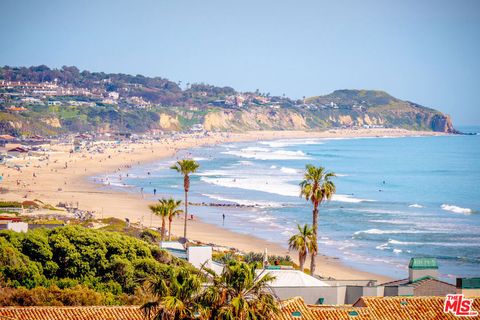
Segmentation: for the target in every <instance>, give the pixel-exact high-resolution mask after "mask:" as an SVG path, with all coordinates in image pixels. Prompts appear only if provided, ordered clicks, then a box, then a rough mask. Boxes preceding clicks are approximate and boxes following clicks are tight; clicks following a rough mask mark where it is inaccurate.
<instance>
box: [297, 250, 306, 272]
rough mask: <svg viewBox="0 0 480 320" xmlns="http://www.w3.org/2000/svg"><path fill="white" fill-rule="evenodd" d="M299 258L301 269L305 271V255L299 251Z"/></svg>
mask: <svg viewBox="0 0 480 320" xmlns="http://www.w3.org/2000/svg"><path fill="white" fill-rule="evenodd" d="M298 260H299V261H300V271H302V272H303V269H305V255H304V254H301V253H299V254H298Z"/></svg>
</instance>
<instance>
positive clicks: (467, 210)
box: [440, 204, 473, 214]
mask: <svg viewBox="0 0 480 320" xmlns="http://www.w3.org/2000/svg"><path fill="white" fill-rule="evenodd" d="M440 208H442V209H443V210H445V211H451V212H455V213H462V214H471V213H473V210H472V209H470V208H462V207H457V206H454V205H450V204H442V205H441V206H440Z"/></svg>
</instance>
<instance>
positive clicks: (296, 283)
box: [257, 269, 330, 287]
mask: <svg viewBox="0 0 480 320" xmlns="http://www.w3.org/2000/svg"><path fill="white" fill-rule="evenodd" d="M257 272H258V273H260V272H263V274H270V275H272V276H274V277H275V280H273V281H272V283H271V284H270V286H271V287H329V286H330V285H329V284H328V283H326V282H323V281H321V280H319V279H317V278H314V277H312V276H309V275H308V274H306V273H304V272H302V271H300V270H288V269H287V270H282V269H260V270H257Z"/></svg>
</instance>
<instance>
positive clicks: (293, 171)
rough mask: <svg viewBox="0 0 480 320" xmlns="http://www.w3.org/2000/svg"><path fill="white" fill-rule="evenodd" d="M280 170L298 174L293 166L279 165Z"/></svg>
mask: <svg viewBox="0 0 480 320" xmlns="http://www.w3.org/2000/svg"><path fill="white" fill-rule="evenodd" d="M280 171H281V172H283V173H286V174H299V173H300V172H299V171H298V170H297V169H294V168H288V167H281V168H280Z"/></svg>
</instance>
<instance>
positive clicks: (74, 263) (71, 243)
mask: <svg viewBox="0 0 480 320" xmlns="http://www.w3.org/2000/svg"><path fill="white" fill-rule="evenodd" d="M180 266H183V267H185V268H188V269H189V270H194V269H193V267H191V266H190V267H189V265H187V264H186V263H185V262H183V261H181V260H179V259H176V258H174V257H172V256H171V255H170V254H169V253H167V252H165V251H163V250H161V249H159V248H158V247H157V246H154V245H152V244H149V243H147V242H145V241H142V240H139V239H136V238H132V237H129V236H125V235H122V234H119V233H115V232H106V231H100V230H92V229H86V228H83V227H79V226H68V227H62V228H56V229H53V230H47V229H38V230H33V231H28V232H27V233H15V232H11V231H2V232H0V275H1V280H2V282H3V283H4V286H7V287H13V288H18V287H25V288H26V289H32V288H35V287H45V288H49V287H52V286H56V287H58V288H60V289H65V288H74V287H77V286H79V285H82V286H84V287H87V288H90V289H92V290H94V291H96V292H99V293H106V294H109V295H110V296H111V299H110V301H105V302H106V303H118V302H119V301H117V300H116V299H115V297H119V296H120V295H122V294H126V295H132V294H134V293H135V292H136V290H138V289H140V288H141V287H142V285H143V282H144V281H145V280H146V279H147V278H148V277H150V276H151V275H153V274H158V273H160V272H163V271H164V270H165V269H171V268H176V267H180Z"/></svg>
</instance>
